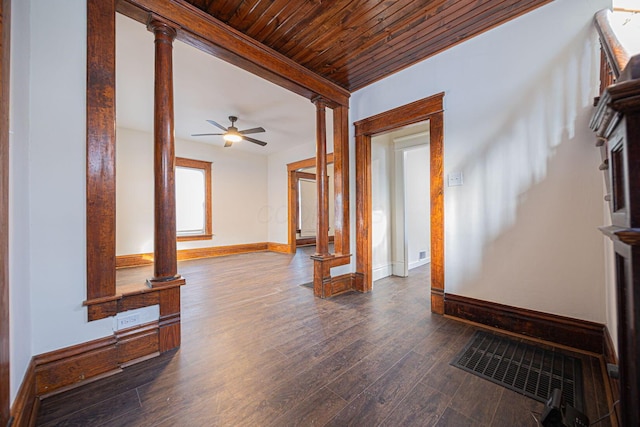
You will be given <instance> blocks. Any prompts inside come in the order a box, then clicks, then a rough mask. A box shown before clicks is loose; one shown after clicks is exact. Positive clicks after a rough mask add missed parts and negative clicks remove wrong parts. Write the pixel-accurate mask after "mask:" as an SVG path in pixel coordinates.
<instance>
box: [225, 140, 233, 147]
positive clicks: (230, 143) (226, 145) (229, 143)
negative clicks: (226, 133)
mask: <svg viewBox="0 0 640 427" xmlns="http://www.w3.org/2000/svg"><path fill="white" fill-rule="evenodd" d="M232 145H233V142H231V141H225V142H224V146H225V147H231V146H232Z"/></svg>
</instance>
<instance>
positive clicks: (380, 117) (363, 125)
mask: <svg viewBox="0 0 640 427" xmlns="http://www.w3.org/2000/svg"><path fill="white" fill-rule="evenodd" d="M443 98H444V93H439V94H436V95H433V96H430V97H428V98H424V99H421V100H418V101H415V102H412V103H410V104H407V105H404V106H402V107H398V108H395V109H393V110H389V111H387V112H384V113H380V114H377V115H375V116H371V117H368V118H366V119H363V120H360V121H358V122H356V123H355V134H356V239H357V240H356V273H357V275H356V280H355V286H356V289H357V290H358V291H360V292H368V291H370V290H371V286H372V240H371V233H372V228H373V227H372V225H373V224H372V219H371V209H372V207H371V206H372V205H371V137H372V136H373V135H375V134H379V133H383V132H388V131H391V130H393V129H397V128H400V127H402V126H406V125H410V124H414V123H418V122H421V121H425V120H429V121H430V125H429V126H430V132H429V134H430V142H429V143H430V166H429V169H430V176H431V178H430V199H431V311H433V312H434V313H438V314H442V313H443V312H444V306H443V300H444V188H443V186H444V181H443V164H444V128H443V123H444V113H443V111H442V107H443Z"/></svg>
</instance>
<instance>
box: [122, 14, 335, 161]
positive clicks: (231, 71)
mask: <svg viewBox="0 0 640 427" xmlns="http://www.w3.org/2000/svg"><path fill="white" fill-rule="evenodd" d="M116 24H117V26H116V116H117V126H118V127H125V128H130V129H136V130H142V131H146V132H150V133H151V132H152V131H153V70H154V62H153V61H154V42H153V34H152V33H151V32H149V31H147V29H146V28H145V27H144V25H142V24H140V23H138V22H136V21H133V20H132V19H130V18H127V17H125V16H123V15H120V14H118V17H117V22H116ZM173 73H174V114H175V136H176V139H185V140H192V141H199V142H205V143H209V144H212V145H215V146H219V147H222V146H223V145H224V141H223V140H222V137H221V136H208V137H192V136H191V134H192V133H217V132H218V131H219V129H218V128H216V127H214V126H212V125H210V124H209V123H207V122H205V120H207V119H211V120H214V121H216V122H218V123H220V124H221V125H223V126H225V127H228V126H229V125H230V122H229V120H228V116H232V115H233V116H237V117H238V121H237V122H236V126H237V127H238V129H240V130H242V129H248V128H253V127H257V126H262V127H263V128H264V129H266V132H264V133H257V134H252V135H250V136H252V137H254V138H256V139H259V140H262V141H265V142H267V143H268V145H267V146H265V147H261V146H258V145H256V144H253V143H250V142H247V141H241V142H239V143H236V144H234V145H233V147H231V148H227V149H228V150H246V151H250V152H252V153H256V154H264V155H268V154H272V153H275V152H277V151H281V150H284V149H287V148H290V147H292V146H294V145H297V144H302V143H313V142H314V141H315V134H316V129H315V128H316V126H315V106H314V105H313V104H312V103H311V101H309V100H308V99H306V98H304V97H302V96H300V95H297V94H294V93H293V92H290V91H288V90H286V89H283V88H280V87H279V86H277V85H274V84H273V83H270V82H268V81H266V80H263V79H261V78H259V77H257V76H255V75H253V74H251V73H249V72H246V71H244V70H242V69H240V68H237V67H235V66H233V65H231V64H228V63H226V62H224V61H222V60H219V59H217V58H215V57H213V56H211V55H209V54H206V53H204V52H201V51H199V50H198V49H196V48H193V47H191V46H188V45H186V44H184V43H182V42H180V41H176V42H174V49H173ZM327 112H328V114H327V122H328V131H327V135H328V136H330V135H331V134H332V131H331V129H332V127H331V126H332V121H331V110H327Z"/></svg>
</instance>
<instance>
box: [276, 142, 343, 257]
mask: <svg viewBox="0 0 640 427" xmlns="http://www.w3.org/2000/svg"><path fill="white" fill-rule="evenodd" d="M315 168H316V159H315V157H312V158H309V159H304V160H300V161H297V162H293V163H289V164H288V165H287V176H288V183H287V184H288V185H287V187H288V200H289V202H288V207H287V211H288V214H287V218H288V222H289V225H288V239H287V240H288V241H287V244H288V246H289V251H288V252H289V253H295V252H296V249H297V247H298V246H308V245H315V243H316V230H315V224H316V221H317V199H318V198H317V194H316V170H315ZM327 175H328V179H327V183H328V184H327V185H328V186H329V188H328V194H329V242H333V239H334V231H335V225H334V223H335V212H334V206H333V200H334V179H333V153H329V154H327ZM314 209H315V210H314Z"/></svg>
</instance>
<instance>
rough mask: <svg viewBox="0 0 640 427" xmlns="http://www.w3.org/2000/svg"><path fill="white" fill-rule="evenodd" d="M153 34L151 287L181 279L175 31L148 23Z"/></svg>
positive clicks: (164, 25)
mask: <svg viewBox="0 0 640 427" xmlns="http://www.w3.org/2000/svg"><path fill="white" fill-rule="evenodd" d="M149 29H150V30H151V31H153V33H154V35H155V92H154V96H155V99H154V128H153V143H154V174H155V178H154V191H155V195H154V196H155V209H154V210H155V223H154V229H155V231H154V271H153V278H151V279H149V281H148V282H149V285H150V286H151V287H156V286H164V285H166V283H167V282H171V281H174V280H177V279H180V276H179V275H178V262H177V258H176V195H175V191H176V190H175V161H176V158H175V140H174V118H173V62H172V49H173V46H172V43H173V40H174V39H175V37H176V30H175V29H173V28H172V27H170V26H169V25H167V24H166V23H164V22H162V21H159V20H155V19H154V20H151V22H150V23H149Z"/></svg>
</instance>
